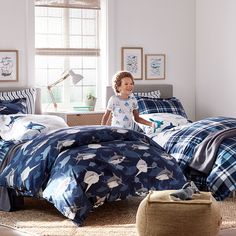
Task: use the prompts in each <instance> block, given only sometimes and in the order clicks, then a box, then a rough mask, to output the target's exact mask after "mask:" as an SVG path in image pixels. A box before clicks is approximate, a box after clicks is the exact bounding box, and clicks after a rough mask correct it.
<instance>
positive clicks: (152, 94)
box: [134, 90, 161, 98]
mask: <svg viewBox="0 0 236 236" xmlns="http://www.w3.org/2000/svg"><path fill="white" fill-rule="evenodd" d="M134 96H137V97H146V98H160V97H161V92H160V90H155V91H150V92H134Z"/></svg>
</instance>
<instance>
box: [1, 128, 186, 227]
mask: <svg viewBox="0 0 236 236" xmlns="http://www.w3.org/2000/svg"><path fill="white" fill-rule="evenodd" d="M9 142H10V141H8V144H9ZM14 143H15V144H16V145H14V147H15V149H14V152H13V153H12V152H11V150H10V151H8V154H9V155H11V158H10V160H9V161H8V164H7V165H6V167H5V168H4V170H3V171H2V172H1V173H0V186H3V187H7V188H13V189H16V190H17V192H18V193H21V194H22V195H23V196H36V197H39V196H40V197H43V198H44V199H46V200H48V201H49V202H51V203H53V204H54V206H55V207H56V208H57V209H58V210H59V211H60V212H61V213H62V214H63V215H65V216H66V217H68V218H69V219H71V220H73V221H74V222H75V223H77V224H78V225H82V224H83V222H84V220H85V218H86V216H87V215H88V213H89V212H90V211H91V210H93V209H94V207H97V206H100V205H102V204H103V203H104V202H106V201H116V200H121V199H125V198H127V197H129V196H134V195H143V194H146V193H147V192H148V191H149V190H165V189H179V188H181V187H182V186H183V185H184V184H185V183H186V178H185V177H184V175H183V173H182V171H181V169H180V168H179V166H178V164H177V162H176V161H175V159H174V158H173V157H172V156H170V155H169V154H167V153H166V152H165V151H164V150H163V149H162V148H161V147H160V146H159V145H158V144H156V143H155V142H153V141H152V140H151V139H149V138H148V137H147V136H145V135H144V134H140V133H138V132H135V131H132V130H127V129H119V128H114V127H110V126H81V127H79V126H77V127H65V128H62V129H58V130H55V131H54V132H50V133H46V134H44V135H39V136H36V137H34V138H33V139H31V140H28V141H26V140H24V141H23V142H22V141H14ZM2 146H3V145H2ZM7 147H8V149H9V145H7ZM8 157H9V156H8Z"/></svg>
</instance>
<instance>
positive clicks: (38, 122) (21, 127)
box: [0, 114, 68, 140]
mask: <svg viewBox="0 0 236 236" xmlns="http://www.w3.org/2000/svg"><path fill="white" fill-rule="evenodd" d="M64 127H68V125H67V124H66V122H65V121H64V120H63V119H62V118H61V117H59V116H53V115H32V114H14V115H1V116H0V136H1V138H2V139H4V140H28V139H32V138H34V137H36V136H38V135H41V134H46V133H48V132H50V131H53V130H56V129H60V128H64Z"/></svg>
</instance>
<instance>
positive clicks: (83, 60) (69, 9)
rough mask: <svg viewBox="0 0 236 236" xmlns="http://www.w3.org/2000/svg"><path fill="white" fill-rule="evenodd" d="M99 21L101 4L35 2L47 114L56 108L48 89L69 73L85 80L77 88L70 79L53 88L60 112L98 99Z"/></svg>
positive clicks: (88, 0) (39, 77) (89, 0)
mask: <svg viewBox="0 0 236 236" xmlns="http://www.w3.org/2000/svg"><path fill="white" fill-rule="evenodd" d="M99 21H100V2H99V0H57V1H55V0H54V1H50V0H35V47H36V55H35V70H36V75H35V77H36V85H37V86H38V87H40V88H41V89H42V106H43V110H49V109H51V108H53V104H52V101H51V98H50V96H49V93H48V90H47V86H48V85H50V84H52V83H54V82H55V81H56V80H58V79H59V78H60V76H61V74H63V72H64V71H67V70H69V69H72V70H73V71H74V72H75V73H78V74H81V75H82V76H83V80H81V81H80V82H79V83H78V84H77V85H73V83H72V81H71V80H70V79H67V80H64V81H63V82H62V83H59V84H57V85H56V86H55V87H53V88H52V92H53V95H54V97H55V100H56V102H57V105H58V108H63V109H64V108H66V109H70V108H72V107H73V106H79V105H83V101H84V100H85V97H86V94H92V95H94V96H97V89H98V88H97V84H98V83H97V80H98V72H99V65H100V47H99Z"/></svg>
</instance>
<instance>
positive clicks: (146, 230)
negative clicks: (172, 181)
mask: <svg viewBox="0 0 236 236" xmlns="http://www.w3.org/2000/svg"><path fill="white" fill-rule="evenodd" d="M174 191H175V190H165V191H153V192H150V193H149V194H148V196H147V197H145V198H144V199H143V200H142V202H141V203H140V205H139V207H138V211H137V215H136V227H137V231H138V234H139V236H172V235H173V236H216V235H218V233H219V230H220V224H221V214H220V207H219V204H218V203H217V201H216V200H215V199H214V198H213V197H212V195H211V193H209V192H200V194H194V195H193V197H192V199H191V200H185V201H183V200H181V201H173V200H171V199H170V197H169V194H170V193H172V192H174Z"/></svg>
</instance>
